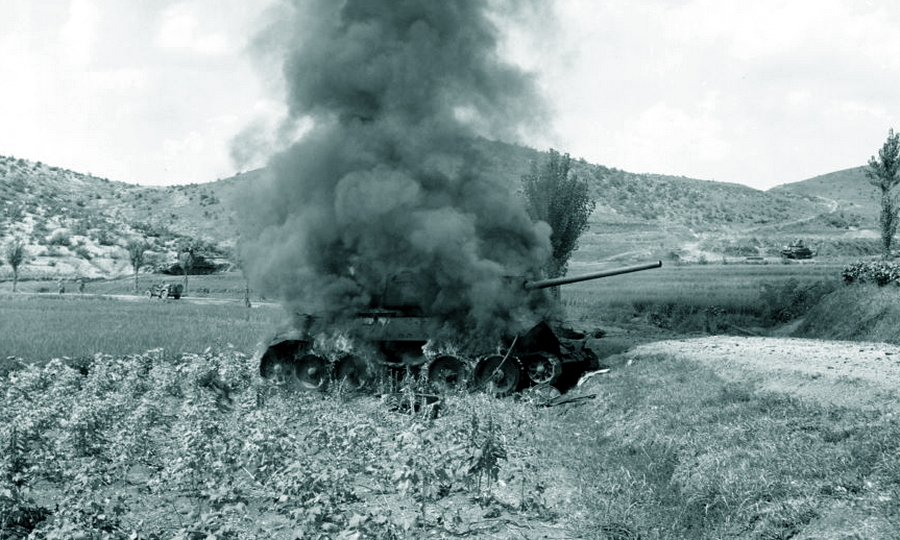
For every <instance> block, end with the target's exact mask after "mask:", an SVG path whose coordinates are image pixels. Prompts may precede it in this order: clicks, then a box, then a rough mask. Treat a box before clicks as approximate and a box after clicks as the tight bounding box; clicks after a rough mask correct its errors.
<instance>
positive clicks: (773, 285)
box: [560, 263, 843, 331]
mask: <svg viewBox="0 0 900 540" xmlns="http://www.w3.org/2000/svg"><path fill="white" fill-rule="evenodd" d="M841 268H843V265H842V264H838V263H833V264H824V263H814V264H707V265H675V264H665V263H664V265H663V267H662V268H658V269H653V270H646V271H642V272H636V273H632V274H625V275H619V276H613V277H609V278H603V279H599V280H593V281H584V282H580V283H573V284H571V285H566V286H563V287H561V289H562V291H561V295H560V296H561V299H562V302H563V304H564V306H565V307H566V314H567V316H568V317H569V318H570V319H572V320H574V321H578V322H581V323H585V324H588V323H589V324H603V323H607V324H608V323H618V322H623V321H628V320H631V319H634V318H636V317H639V318H643V319H648V318H649V319H651V320H650V321H649V322H651V323H654V324H657V323H658V324H661V325H664V326H669V327H671V328H672V329H675V330H684V331H695V330H700V331H703V330H706V331H709V330H712V331H715V330H724V329H725V328H724V327H725V326H727V324H737V325H739V326H754V327H760V326H763V327H765V326H771V325H774V324H778V323H783V322H787V320H788V319H790V318H792V317H793V316H796V315H799V314H802V313H800V312H801V311H803V310H805V309H808V308H809V307H811V306H812V305H813V304H814V303H815V301H817V300H818V298H819V297H821V295H822V294H824V293H827V292H830V291H831V290H833V288H835V287H837V286H838V285H839V283H840V271H841ZM600 270H602V269H599V268H598V269H593V268H588V267H584V268H579V269H578V270H577V271H570V272H569V273H570V274H571V275H577V274H581V273H585V274H587V273H591V272H594V271H600ZM710 317H713V318H714V319H715V321H714V324H718V325H719V326H723V327H722V328H707V326H708V324H707V321H708V319H709V318H710ZM723 321H725V322H723Z"/></svg>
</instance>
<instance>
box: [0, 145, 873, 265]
mask: <svg viewBox="0 0 900 540" xmlns="http://www.w3.org/2000/svg"><path fill="white" fill-rule="evenodd" d="M481 153H482V157H483V163H482V166H483V167H484V168H485V170H486V172H487V173H488V174H491V175H496V176H499V177H501V178H505V179H507V180H508V181H509V182H519V181H520V179H521V177H522V175H523V174H525V173H527V172H528V171H529V170H530V168H531V166H532V163H533V162H535V161H538V162H540V160H542V159H543V157H544V154H542V153H540V152H538V151H536V150H533V149H530V148H525V147H521V146H515V145H509V144H505V143H499V142H492V141H481ZM573 170H574V172H575V174H577V175H578V176H579V177H580V178H582V179H584V180H586V181H587V182H589V184H590V186H591V191H592V193H593V194H594V196H595V199H596V200H597V203H598V204H597V209H596V211H595V212H594V214H593V216H592V219H591V225H590V229H589V231H588V232H587V233H586V234H585V235H584V236H583V237H582V240H581V243H580V248H579V250H578V251H577V252H576V254H575V256H574V257H573V261H572V264H573V267H577V266H579V265H581V266H584V265H590V264H593V263H596V262H601V261H617V260H622V261H628V260H640V259H648V258H664V259H669V260H682V261H691V260H694V261H701V262H702V261H704V260H716V259H718V258H725V257H742V258H743V257H757V256H761V257H776V256H777V253H778V249H779V248H780V246H781V245H783V244H784V243H786V242H787V241H788V240H790V239H792V238H793V237H804V238H807V239H809V240H810V241H812V242H813V243H817V245H818V246H819V247H820V250H819V252H820V255H834V256H837V255H841V254H845V255H860V254H867V253H870V252H872V253H875V252H877V245H876V246H874V247H873V245H872V244H873V242H876V239H877V234H876V233H875V231H873V229H874V228H875V227H876V222H877V205H876V204H875V198H874V191H873V189H874V188H872V187H871V186H869V185H868V183H867V182H866V181H865V178H864V173H863V168H856V169H848V170H846V171H837V172H834V173H831V174H827V175H823V176H819V177H816V178H811V179H808V180H804V181H801V182H796V183H792V184H786V185H783V186H779V187H777V188H773V189H771V190H768V191H760V190H756V189H753V188H750V187H747V186H743V185H740V184H730V183H724V182H712V181H706V180H698V179H693V178H686V177H676V176H667V175H661V174H636V173H630V172H626V171H621V170H618V169H615V168H608V167H605V166H602V165H595V164H591V163H588V162H586V161H584V160H577V161H575V162H574V165H573ZM264 174H265V171H264V170H256V171H251V172H247V173H243V174H239V175H237V176H234V177H231V178H226V179H219V180H216V181H212V182H207V183H201V184H190V185H179V186H168V187H153V186H139V185H134V184H128V183H125V182H117V181H111V180H108V179H104V178H98V177H95V176H92V175H90V174H83V173H78V172H74V171H70V170H67V169H62V168H59V167H54V166H51V165H47V164H43V163H40V162H32V161H28V160H26V159H22V158H14V157H5V156H0V201H2V202H0V246H2V245H5V244H6V243H7V242H8V241H9V240H11V239H12V238H20V239H22V240H24V242H25V243H26V245H27V251H28V256H29V257H28V262H27V265H26V266H23V268H22V272H21V274H22V276H23V277H24V278H26V279H28V278H33V279H55V278H58V277H84V278H99V277H110V276H118V275H123V274H126V273H128V272H130V265H129V261H128V256H127V253H126V252H125V250H124V249H123V247H122V246H124V244H125V243H126V242H127V240H128V239H130V238H135V237H143V238H146V239H147V240H148V242H149V243H150V246H151V251H150V252H149V253H148V255H149V257H148V260H149V262H150V263H151V264H152V265H162V264H166V263H171V262H173V261H174V260H175V257H176V253H177V248H178V246H179V245H182V244H184V243H191V244H193V245H195V246H198V247H199V249H200V251H201V252H202V253H204V254H205V255H206V256H208V257H212V258H217V259H220V260H227V259H229V258H230V257H231V253H232V250H233V248H234V246H235V242H236V239H237V235H238V219H239V217H238V214H239V212H240V211H243V209H240V207H239V205H240V204H241V203H242V200H243V198H242V197H241V194H244V193H248V192H249V191H250V190H253V189H254V183H255V182H259V181H261V179H262V177H263V175H264ZM8 274H11V270H10V268H9V266H8V265H4V266H0V279H6V278H8V277H9V276H8Z"/></svg>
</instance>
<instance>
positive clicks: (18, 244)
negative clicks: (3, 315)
mask: <svg viewBox="0 0 900 540" xmlns="http://www.w3.org/2000/svg"><path fill="white" fill-rule="evenodd" d="M4 254H5V255H6V262H7V263H8V264H9V265H10V266H12V269H13V292H16V287H17V285H18V284H19V266H20V265H21V264H22V262H24V261H25V243H24V242H22V240H20V239H18V238H16V239H15V240H12V241H11V242H10V243H9V244H7V245H6V251H5V253H4Z"/></svg>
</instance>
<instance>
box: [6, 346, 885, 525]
mask: <svg viewBox="0 0 900 540" xmlns="http://www.w3.org/2000/svg"><path fill="white" fill-rule="evenodd" d="M625 360H626V359H625V358H623V359H622V361H623V362H624V361H625ZM627 360H630V363H629V366H628V367H626V366H624V365H620V366H619V367H618V368H616V369H614V370H613V372H612V373H610V374H609V375H606V376H605V378H604V379H602V380H601V381H597V379H599V378H597V379H594V382H593V383H591V386H590V387H589V389H588V390H587V391H589V392H594V393H596V394H597V398H596V399H595V400H592V401H587V402H581V404H580V405H577V406H576V405H570V406H564V407H558V408H551V409H547V408H536V407H534V406H533V405H530V404H528V403H527V402H526V400H524V399H523V400H509V399H508V400H495V399H490V398H487V397H485V396H483V395H463V396H450V397H447V398H445V399H444V407H443V408H442V409H441V411H440V414H439V415H438V416H437V417H434V416H433V415H431V414H428V413H427V411H426V412H420V413H413V414H405V413H401V412H397V411H393V410H391V407H389V406H388V403H386V402H383V401H380V400H379V399H377V398H374V397H368V396H351V395H348V394H345V393H342V392H340V389H339V388H338V389H334V390H332V391H329V392H328V393H301V394H295V393H287V392H283V391H281V389H277V388H273V387H271V386H269V385H266V384H264V383H263V382H262V381H260V380H258V379H257V378H256V377H255V376H254V371H255V366H253V365H250V361H249V359H248V358H247V357H246V356H245V355H243V354H241V353H238V352H236V351H234V350H224V351H221V352H217V353H211V352H207V353H204V354H186V355H180V356H167V355H165V354H163V353H161V352H159V351H153V352H150V353H146V354H141V355H132V356H125V357H110V356H103V355H101V356H97V357H95V358H94V360H93V362H91V363H90V364H88V365H85V366H83V368H84V369H83V370H82V371H79V370H76V369H73V368H70V367H68V366H67V365H66V364H65V363H63V362H61V361H59V360H53V361H51V362H49V363H47V364H45V365H43V366H37V365H30V366H20V367H18V368H17V369H15V370H13V371H11V372H9V373H8V374H7V375H6V376H5V377H4V378H3V379H2V380H0V407H2V409H0V410H3V411H4V412H5V414H4V415H2V416H0V448H2V451H0V517H2V520H0V538H3V539H7V538H24V537H26V536H29V535H30V538H34V539H63V538H65V539H75V538H86V539H88V538H89V539H125V538H129V539H138V538H141V539H190V540H198V539H204V540H205V539H250V538H274V539H291V540H292V539H294V538H304V539H306V538H313V539H364V538H373V539H398V538H485V537H490V538H498V539H508V538H546V537H551V538H567V537H571V538H599V539H623V538H642V539H650V540H653V539H671V540H674V539H684V538H696V539H709V540H712V539H725V538H733V539H747V540H751V539H752V540H763V539H766V540H768V539H776V538H790V537H793V536H797V535H798V534H801V531H803V532H810V531H812V530H817V531H819V532H821V531H822V522H823V521H827V520H828V519H832V518H833V519H832V521H833V522H835V523H837V522H840V523H844V525H843V527H844V529H842V530H841V531H839V532H840V533H841V534H840V535H837V534H835V535H828V534H820V535H819V536H815V535H812V536H809V537H841V538H844V537H846V538H853V537H854V536H852V535H851V534H850V533H851V532H853V531H855V529H853V528H854V527H855V526H856V525H855V524H856V523H859V522H862V521H865V523H866V526H867V527H869V529H867V531H868V534H866V535H864V536H859V537H866V538H878V539H880V538H891V537H892V536H891V535H892V534H893V531H895V530H896V527H897V526H898V525H900V505H898V501H900V467H898V465H897V456H898V455H900V424H898V422H897V420H896V419H895V418H894V417H893V416H891V415H889V414H882V413H880V412H879V411H858V410H851V409H843V408H836V407H827V406H819V405H815V404H811V403H807V402H802V401H799V400H796V399H792V398H789V397H786V396H784V395H780V394H773V393H768V392H762V391H759V390H758V389H757V387H756V381H755V380H754V377H744V378H743V379H742V380H741V381H740V382H728V381H725V380H723V379H721V378H720V377H719V376H718V375H717V374H716V373H714V372H713V371H711V370H707V369H702V368H699V367H698V366H697V365H693V364H689V363H686V362H683V361H678V360H674V359H671V358H667V357H664V356H662V357H628V358H627ZM406 383H407V384H412V385H414V384H415V382H414V381H406ZM848 509H850V510H848ZM841 511H844V512H849V513H847V514H838V517H836V518H835V517H833V516H834V513H835V512H841ZM829 516H832V518H830V517H829ZM838 518H840V519H838ZM816 527H818V529H816ZM851 529H853V531H851ZM859 531H860V534H863V532H864V531H862V530H861V529H860V530H859ZM879 531H880V532H879ZM885 531H887V532H885ZM845 533H846V534H845Z"/></svg>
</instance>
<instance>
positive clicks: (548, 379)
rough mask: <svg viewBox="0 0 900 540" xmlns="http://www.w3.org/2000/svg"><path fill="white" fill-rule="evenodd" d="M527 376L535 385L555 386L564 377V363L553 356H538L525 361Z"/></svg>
mask: <svg viewBox="0 0 900 540" xmlns="http://www.w3.org/2000/svg"><path fill="white" fill-rule="evenodd" d="M525 374H526V375H527V376H528V379H529V380H531V382H533V383H534V384H545V385H546V384H553V383H555V382H556V381H557V380H559V376H560V375H562V362H560V360H559V358H557V357H555V356H553V355H552V354H536V355H534V356H532V357H530V358H528V359H527V360H526V361H525Z"/></svg>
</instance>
